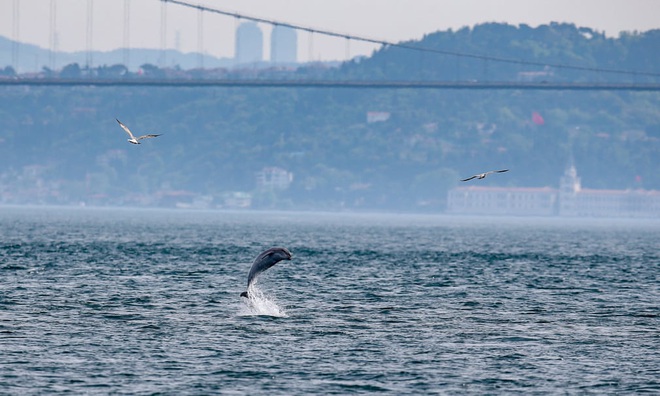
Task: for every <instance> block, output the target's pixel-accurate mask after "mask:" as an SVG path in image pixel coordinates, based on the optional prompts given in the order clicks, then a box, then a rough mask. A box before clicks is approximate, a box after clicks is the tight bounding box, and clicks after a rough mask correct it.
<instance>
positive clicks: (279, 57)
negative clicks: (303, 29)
mask: <svg viewBox="0 0 660 396" xmlns="http://www.w3.org/2000/svg"><path fill="white" fill-rule="evenodd" d="M297 55H298V36H297V34H296V31H295V29H293V28H290V27H287V26H281V25H276V26H275V27H274V28H273V31H272V32H271V35H270V61H271V62H273V63H296V60H297Z"/></svg>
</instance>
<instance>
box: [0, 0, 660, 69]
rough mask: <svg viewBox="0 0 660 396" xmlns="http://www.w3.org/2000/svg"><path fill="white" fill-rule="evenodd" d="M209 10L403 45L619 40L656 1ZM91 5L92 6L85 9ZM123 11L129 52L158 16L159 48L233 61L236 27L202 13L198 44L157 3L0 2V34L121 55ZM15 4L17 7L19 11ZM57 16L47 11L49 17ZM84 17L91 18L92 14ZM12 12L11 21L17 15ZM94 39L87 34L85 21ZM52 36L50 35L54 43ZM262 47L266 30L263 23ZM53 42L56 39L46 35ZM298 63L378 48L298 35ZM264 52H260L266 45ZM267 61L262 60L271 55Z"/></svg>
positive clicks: (639, 25)
mask: <svg viewBox="0 0 660 396" xmlns="http://www.w3.org/2000/svg"><path fill="white" fill-rule="evenodd" d="M189 2H190V3H193V4H201V5H205V6H208V7H212V8H219V9H223V10H226V11H233V12H238V13H242V14H246V15H249V16H255V17H260V18H264V19H272V20H277V21H282V22H288V23H292V24H297V25H304V26H309V27H314V28H318V29H323V30H330V31H334V32H338V33H347V34H352V35H356V36H364V37H369V38H376V39H382V40H387V41H394V42H398V41H402V40H410V39H419V38H421V37H422V36H424V34H427V33H432V32H435V31H438V30H446V29H449V28H452V29H459V28H461V27H464V26H469V27H472V26H474V25H475V24H478V23H484V22H507V23H510V24H516V25H517V24H520V23H526V24H528V25H531V26H538V25H539V24H544V23H549V22H553V21H555V22H569V23H574V24H576V25H578V26H585V27H590V28H593V29H595V30H598V31H604V32H605V33H606V34H607V35H608V36H617V35H618V34H619V33H620V32H621V31H634V30H637V31H646V30H650V29H658V28H660V0H190V1H189ZM89 4H92V8H91V9H89V8H88V7H89ZM125 4H128V7H129V10H130V14H129V15H130V19H129V21H130V22H129V26H130V29H129V36H128V43H129V46H130V47H133V48H160V47H161V15H162V9H163V8H165V10H166V12H165V14H166V24H165V26H166V36H165V37H166V47H168V48H177V49H180V50H182V51H184V52H196V51H197V50H198V49H199V48H202V49H203V51H204V52H206V53H208V54H211V55H214V56H220V57H233V54H234V32H235V29H236V26H237V25H238V23H240V22H239V21H238V20H236V19H235V18H232V17H226V16H221V15H217V14H209V13H204V14H203V16H202V18H201V20H202V21H203V23H202V27H203V28H202V30H201V33H202V35H201V36H202V42H201V43H202V44H201V45H200V41H199V40H198V37H199V36H200V35H199V33H200V31H199V30H198V27H197V26H198V21H199V20H200V18H199V14H200V13H199V12H198V11H197V10H194V9H190V8H185V7H182V6H179V5H175V4H171V3H170V4H168V5H167V6H165V7H163V5H162V3H161V1H159V0H124V1H122V0H49V1H47V0H0V35H2V36H5V37H8V38H15V37H16V35H18V38H19V40H20V41H22V42H27V43H31V44H36V45H39V46H41V47H44V48H50V47H51V42H54V43H55V49H59V50H61V51H79V50H85V49H86V48H87V45H88V42H89V43H91V45H92V48H93V49H95V50H102V51H106V50H112V49H116V48H121V47H123V45H124V42H125V36H124V6H125ZM16 7H18V9H16ZM53 9H54V12H51V10H53ZM90 11H91V12H90ZM16 14H18V15H19V23H18V24H15V23H14V22H15V21H14V15H16ZM90 14H91V17H92V29H91V31H92V34H91V37H88V35H87V20H88V15H90ZM51 26H54V29H52V31H54V32H55V35H53V36H51ZM260 26H261V28H262V29H263V31H264V41H265V43H268V42H269V40H268V39H269V36H270V30H271V26H269V25H266V24H262V25H260ZM52 37H54V40H51V38H52ZM298 42H299V44H298V57H299V59H300V60H308V59H310V58H312V59H315V60H329V59H344V58H345V57H346V56H347V55H348V56H350V57H353V56H356V55H368V54H369V53H371V51H372V50H373V49H374V48H375V46H374V45H368V44H364V43H358V42H350V43H349V44H347V42H346V40H344V39H337V38H327V37H324V36H320V35H314V36H312V37H310V34H308V33H299V35H298ZM266 47H267V46H266ZM264 55H265V58H266V59H268V57H269V50H268V48H266V49H265V54H264Z"/></svg>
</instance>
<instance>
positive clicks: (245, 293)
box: [241, 291, 250, 298]
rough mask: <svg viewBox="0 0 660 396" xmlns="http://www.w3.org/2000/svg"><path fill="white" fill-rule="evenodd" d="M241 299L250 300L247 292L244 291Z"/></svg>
mask: <svg viewBox="0 0 660 396" xmlns="http://www.w3.org/2000/svg"><path fill="white" fill-rule="evenodd" d="M241 297H245V298H250V296H249V295H248V292H247V291H244V292H243V293H241Z"/></svg>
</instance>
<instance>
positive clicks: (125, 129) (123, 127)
mask: <svg viewBox="0 0 660 396" xmlns="http://www.w3.org/2000/svg"><path fill="white" fill-rule="evenodd" d="M115 120H117V119H116V118H115ZM117 122H118V123H119V126H120V127H121V129H123V130H124V131H126V133H128V136H130V137H131V139H135V136H133V134H132V133H131V130H130V129H128V127H127V126H126V125H124V124H122V123H121V121H119V120H117Z"/></svg>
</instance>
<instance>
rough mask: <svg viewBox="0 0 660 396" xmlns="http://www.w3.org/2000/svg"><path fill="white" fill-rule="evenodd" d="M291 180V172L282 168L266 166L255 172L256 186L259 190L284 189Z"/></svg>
mask: <svg viewBox="0 0 660 396" xmlns="http://www.w3.org/2000/svg"><path fill="white" fill-rule="evenodd" d="M292 182H293V173H291V172H287V171H286V170H284V169H282V168H277V167H268V168H263V169H262V170H261V171H259V172H257V188H258V189H259V190H268V191H276V190H286V189H287V188H289V186H290V185H291V183H292Z"/></svg>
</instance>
